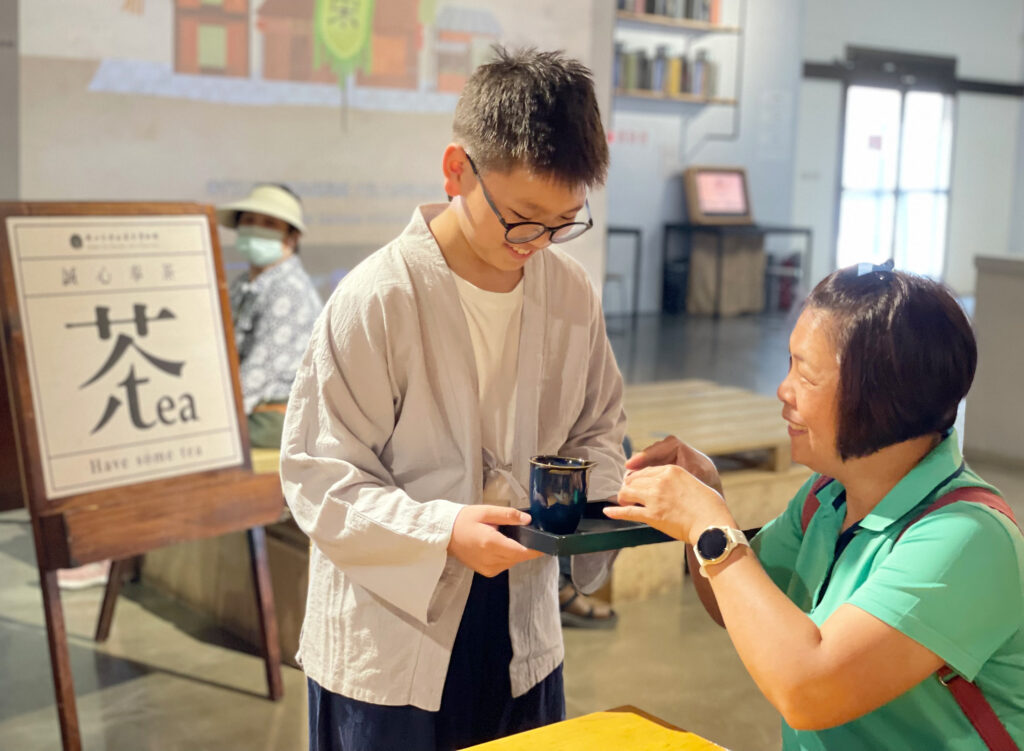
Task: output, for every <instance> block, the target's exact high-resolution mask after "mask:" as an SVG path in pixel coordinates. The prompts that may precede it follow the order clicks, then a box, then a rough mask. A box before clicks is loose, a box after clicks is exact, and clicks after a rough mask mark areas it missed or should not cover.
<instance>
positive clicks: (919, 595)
mask: <svg viewBox="0 0 1024 751" xmlns="http://www.w3.org/2000/svg"><path fill="white" fill-rule="evenodd" d="M789 344H790V346H789V349H790V369H789V374H788V375H787V376H786V378H785V379H784V380H783V381H782V384H781V385H780V386H779V390H778V395H779V399H780V400H781V402H782V416H783V418H784V419H785V420H786V422H787V423H788V424H789V435H790V444H791V448H792V452H793V459H794V460H796V461H798V462H800V463H802V464H805V465H807V466H808V467H810V468H811V469H812V470H814V471H815V472H816V473H817V474H815V475H813V476H812V477H811V479H810V480H808V481H807V483H806V484H805V485H804V487H803V488H802V489H801V490H800V491H799V492H798V493H797V494H796V496H795V497H794V498H793V500H792V501H791V502H790V504H789V506H788V507H787V509H786V510H785V511H784V512H783V513H782V514H781V515H780V516H779V517H777V518H776V519H774V520H773V521H771V522H769V523H768V524H767V525H766V526H765V527H764V528H763V529H761V531H760V532H758V534H757V535H756V536H755V537H754V538H753V540H751V541H750V543H749V545H748V544H746V542H745V539H744V536H743V533H742V532H739V531H738V530H736V529H735V526H736V522H735V520H734V519H733V516H732V514H731V513H730V511H729V508H728V505H727V504H726V503H725V502H723V497H722V485H721V481H720V478H719V476H718V473H717V471H716V470H715V468H714V466H713V465H712V464H711V462H710V461H709V460H708V459H707V457H705V456H704V455H702V454H700V453H698V452H697V451H695V450H693V449H692V448H690V447H689V446H686V445H685V444H683V443H682V442H681V441H679V440H678V439H676V438H674V437H671V438H668V439H666V440H664V441H660V442H658V443H656V444H654V445H653V446H651V447H649V448H647V449H646V450H645V451H642V452H640V453H639V454H637V455H635V456H633V457H632V458H631V459H630V460H629V461H628V462H627V464H626V467H627V469H631V470H635V471H633V472H631V473H629V474H627V476H626V481H625V483H624V485H623V487H622V489H621V490H620V492H619V503H620V504H622V505H621V506H619V507H611V508H610V509H608V510H607V511H606V513H607V514H608V515H609V516H612V517H614V518H618V519H632V520H635V521H641V522H648V523H650V524H652V525H654V526H655V527H657V528H659V529H661V530H663V531H665V532H666V533H668V534H670V535H672V536H673V537H676V538H678V539H680V540H685V541H686V542H688V543H690V544H691V545H696V546H697V552H698V554H699V559H698V557H697V556H694V552H693V550H692V549H691V550H689V553H688V554H689V557H690V567H691V571H693V572H695V575H694V576H693V581H694V584H695V586H696V588H697V591H698V594H699V595H700V598H701V601H702V602H703V603H704V606H705V608H706V609H707V610H708V612H709V613H710V614H711V615H712V617H713V618H715V620H717V621H718V622H719V623H720V624H722V625H724V626H725V628H726V629H727V631H728V633H729V637H730V639H731V640H732V642H733V645H734V646H735V647H736V650H737V652H738V653H739V656H740V658H741V659H742V660H743V664H744V665H745V666H746V668H747V670H748V671H749V672H750V675H751V677H753V679H754V681H755V682H756V683H757V685H758V687H759V688H760V689H761V691H762V692H763V693H764V695H765V697H766V698H767V699H768V700H769V701H770V702H771V703H772V704H773V705H774V706H775V707H776V708H777V709H778V710H779V712H780V713H781V714H782V717H783V724H782V739H783V743H782V748H783V749H784V750H785V751H789V750H790V749H814V750H817V749H853V748H858V749H860V748H863V749H882V748H891V749H897V748H899V749H926V748H927V749H934V748H944V749H953V748H955V749H977V750H978V751H982V750H983V749H985V748H986V747H987V748H991V749H996V748H1006V749H1010V748H1017V747H1018V746H1020V745H1021V744H1024V586H1022V585H1024V536H1022V535H1021V531H1020V529H1019V528H1018V527H1017V526H1016V525H1015V523H1014V520H1013V514H1012V512H1011V511H1010V509H1009V507H1008V506H1007V505H1006V503H1005V501H1003V499H1002V498H1001V497H1000V496H999V495H998V493H997V492H995V490H994V488H992V486H990V485H988V484H987V483H986V482H985V481H984V480H982V479H981V477H979V476H978V475H977V474H975V473H974V472H973V471H972V470H971V468H970V467H968V466H967V465H966V464H965V463H964V460H963V457H962V456H961V455H960V449H959V445H958V441H957V436H956V433H955V431H954V429H953V423H954V420H955V419H956V414H957V405H958V404H959V403H960V400H961V399H963V398H964V396H965V395H966V394H967V390H968V389H969V388H970V385H971V381H972V379H973V378H974V370H975V364H976V362H977V348H976V346H975V341H974V335H973V333H972V332H971V326H970V323H969V322H968V320H967V317H966V316H965V315H964V313H963V311H962V310H961V309H960V306H959V305H958V304H957V302H956V300H955V299H954V298H953V296H952V295H951V294H950V293H949V291H948V290H947V289H946V288H945V287H943V286H942V285H941V284H938V283H937V282H933V281H931V280H929V279H926V278H923V277H919V276H915V275H912V274H907V273H903V272H899V271H893V270H892V268H891V266H871V265H868V264H864V265H862V266H861V267H851V268H847V269H841V270H839V271H836V272H834V273H833V274H831V275H830V276H829V277H827V278H826V279H825V280H824V281H822V282H821V283H820V284H819V285H818V286H817V287H816V288H815V289H814V291H813V292H812V293H811V295H810V297H809V298H808V300H807V303H806V305H805V307H804V310H803V312H802V313H801V315H800V318H799V320H797V322H796V326H795V327H794V329H793V333H792V335H791V336H790V340H789ZM698 563H699V564H700V565H699V567H698V565H697V564H698ZM698 569H699V570H700V571H701V574H697V573H696V572H697V571H698ZM936 678H938V680H936ZM964 693H966V694H968V695H970V696H971V697H972V699H971V701H970V702H966V703H961V701H960V698H959V697H960V696H961V695H962V694H964ZM982 729H984V733H985V736H984V739H983V735H982V732H981V730H982ZM990 741H991V742H990Z"/></svg>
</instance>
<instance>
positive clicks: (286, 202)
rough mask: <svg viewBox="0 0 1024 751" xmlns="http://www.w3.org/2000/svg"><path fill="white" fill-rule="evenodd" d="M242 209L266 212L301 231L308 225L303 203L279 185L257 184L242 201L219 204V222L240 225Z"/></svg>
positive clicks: (223, 224)
mask: <svg viewBox="0 0 1024 751" xmlns="http://www.w3.org/2000/svg"><path fill="white" fill-rule="evenodd" d="M241 211H251V212H253V213H255V214H266V215H267V216H272V217H274V218H275V219H280V220H281V221H282V222H288V224H290V225H291V226H293V227H295V229H297V230H298V231H299V232H303V233H304V232H305V231H306V225H305V224H304V223H303V221H302V204H300V203H299V202H298V201H297V200H296V199H295V196H293V195H292V194H291V193H289V192H288V191H287V190H285V189H284V188H281V187H278V186H277V185H257V186H256V187H255V188H253V189H252V192H251V193H249V195H248V196H246V197H245V198H243V199H242V200H241V201H235V202H234V203H226V204H223V205H221V206H218V207H217V223H218V224H220V225H222V226H224V227H229V228H230V229H234V228H235V227H236V226H237V225H238V214H239V212H241Z"/></svg>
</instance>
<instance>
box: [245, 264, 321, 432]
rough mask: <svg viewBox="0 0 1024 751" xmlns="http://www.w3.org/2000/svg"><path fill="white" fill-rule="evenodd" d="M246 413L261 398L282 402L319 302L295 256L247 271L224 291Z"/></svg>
mask: <svg viewBox="0 0 1024 751" xmlns="http://www.w3.org/2000/svg"><path fill="white" fill-rule="evenodd" d="M229 296H230V298H231V317H232V318H233V319H234V323H235V346H236V347H237V349H238V364H239V369H240V371H241V379H242V396H243V397H244V401H245V413H246V414H250V413H251V412H252V410H253V408H254V407H255V406H256V405H257V404H259V403H260V402H283V401H287V400H288V393H289V392H290V391H291V388H292V381H293V380H294V379H295V371H296V370H297V369H298V367H299V363H300V362H302V356H303V355H304V354H305V352H306V345H307V344H308V343H309V335H310V332H311V331H312V330H313V322H314V321H315V320H316V317H317V316H318V315H319V314H320V308H321V307H323V302H321V300H320V295H319V294H318V293H317V291H316V288H315V287H314V286H313V281H312V280H311V279H310V278H309V275H308V274H307V273H306V270H305V269H304V268H302V261H300V260H299V257H298V256H290V257H289V258H287V259H286V260H284V261H282V262H281V263H279V264H277V265H276V266H271V267H270V268H268V269H267V270H266V271H264V272H263V273H262V274H260V275H259V276H257V277H256V278H255V279H253V280H251V281H250V279H249V272H248V271H246V272H245V273H244V274H242V275H241V276H239V277H238V278H236V279H235V280H234V281H233V282H232V283H231V287H230V290H229Z"/></svg>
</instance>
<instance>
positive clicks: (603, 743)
mask: <svg viewBox="0 0 1024 751" xmlns="http://www.w3.org/2000/svg"><path fill="white" fill-rule="evenodd" d="M721 748H722V747H721V746H719V745H716V744H714V743H712V742H711V741H709V740H706V739H704V738H701V737H700V736H699V735H694V734H693V733H688V732H687V731H685V730H681V729H679V728H677V727H673V726H672V725H669V724H668V723H667V722H663V721H662V720H659V719H658V718H656V717H652V716H651V715H649V714H647V713H646V712H644V711H642V710H640V709H637V708H636V707H619V708H618V709H612V710H609V711H607V712H594V713H593V714H588V715H583V716H582V717H576V718H574V719H571V720H566V721H565V722H556V723H555V724H553V725H547V726H545V727H542V728H537V729H536V730H527V731H526V732H525V733H517V734H516V735H510V736H508V737H506V738H499V739H498V740H496V741H490V742H489V743H482V744H480V745H478V746H472V748H471V749H465V750H464V751H536V749H544V751H630V750H631V749H636V750H637V751H639V750H640V749H642V750H643V751H711V750H712V749H721Z"/></svg>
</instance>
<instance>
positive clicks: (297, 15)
mask: <svg viewBox="0 0 1024 751" xmlns="http://www.w3.org/2000/svg"><path fill="white" fill-rule="evenodd" d="M315 4H316V0H266V2H265V3H263V5H261V6H260V7H259V9H258V10H257V11H256V18H257V21H256V28H257V29H258V30H259V31H260V32H261V33H262V35H263V77H264V78H265V79H267V80H269V81H317V82H323V83H332V82H334V80H335V75H334V73H333V72H332V71H331V68H330V66H328V65H327V64H326V63H325V62H322V63H321V64H320V65H318V66H317V65H315V64H314V63H315V61H314V57H313V11H314V6H315Z"/></svg>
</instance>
